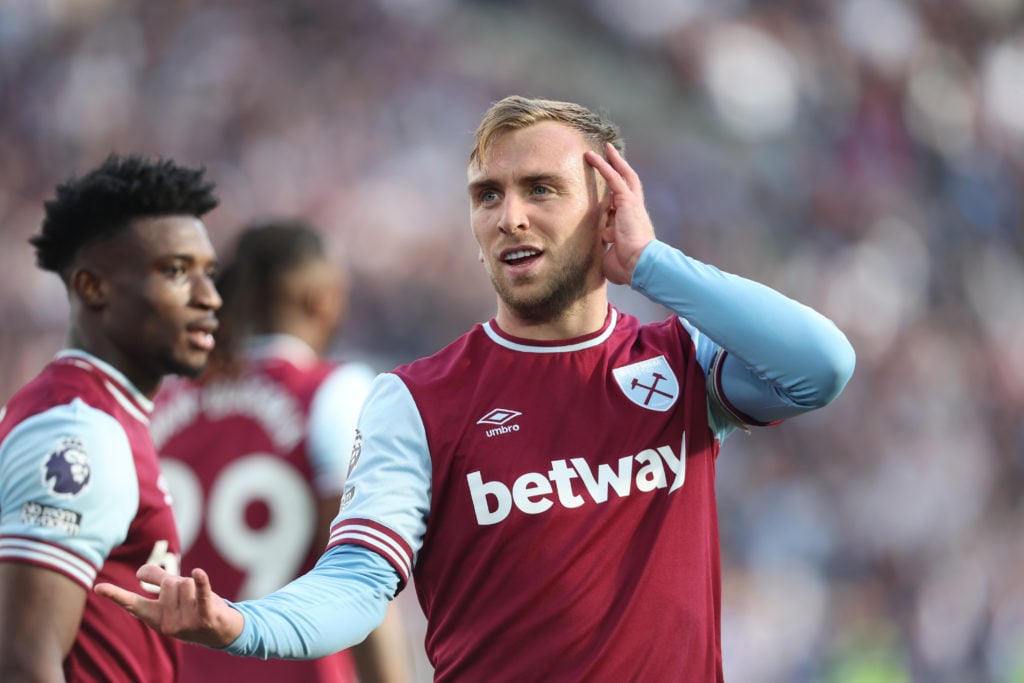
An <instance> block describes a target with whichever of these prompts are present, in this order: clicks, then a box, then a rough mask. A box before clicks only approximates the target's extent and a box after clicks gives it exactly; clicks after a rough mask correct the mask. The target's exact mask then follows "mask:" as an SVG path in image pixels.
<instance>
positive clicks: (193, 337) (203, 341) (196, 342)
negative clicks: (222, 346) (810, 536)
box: [185, 318, 217, 351]
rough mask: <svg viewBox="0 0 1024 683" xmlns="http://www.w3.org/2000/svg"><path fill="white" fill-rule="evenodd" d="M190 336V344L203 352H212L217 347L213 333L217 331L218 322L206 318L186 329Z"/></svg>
mask: <svg viewBox="0 0 1024 683" xmlns="http://www.w3.org/2000/svg"><path fill="white" fill-rule="evenodd" d="M185 331H186V333H187V334H188V341H189V343H190V344H191V345H192V346H193V347H195V348H197V349H199V350H201V351H212V350H213V347H214V345H215V342H214V339H213V333H214V332H216V331H217V321H216V319H214V318H204V319H202V320H199V321H196V322H193V323H192V324H191V325H189V326H188V327H186V328H185Z"/></svg>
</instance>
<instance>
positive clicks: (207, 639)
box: [93, 564, 244, 647]
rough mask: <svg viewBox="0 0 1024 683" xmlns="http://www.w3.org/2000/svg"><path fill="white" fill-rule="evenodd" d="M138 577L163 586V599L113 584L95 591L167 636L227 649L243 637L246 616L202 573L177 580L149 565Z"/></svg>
mask: <svg viewBox="0 0 1024 683" xmlns="http://www.w3.org/2000/svg"><path fill="white" fill-rule="evenodd" d="M137 576H138V577H139V579H140V580H142V581H145V582H146V583H151V584H154V585H156V586H160V595H159V596H158V597H157V598H156V599H150V598H145V597H143V596H141V595H138V594H137V593H133V592H131V591H128V590H125V589H123V588H121V587H119V586H115V585H114V584H111V583H98V584H96V586H95V588H94V589H93V590H95V591H96V593H98V594H99V595H102V596H104V597H107V598H110V599H111V600H113V601H114V602H116V603H117V604H118V605H120V606H121V607H123V608H124V609H126V610H128V611H129V612H131V613H132V614H133V615H134V616H135V617H137V618H138V619H139V620H141V621H142V622H143V623H144V624H146V625H147V626H149V627H151V628H153V629H155V630H157V631H159V632H160V633H162V634H164V635H165V636H171V637H174V638H177V639H179V640H184V641H187V642H190V643H198V644H200V645H206V646H208V647H225V646H227V645H229V644H230V643H231V642H233V641H234V640H235V639H236V638H238V636H239V634H241V633H242V627H243V625H244V623H243V622H244V619H243V618H242V615H241V614H240V613H239V612H238V611H237V610H235V609H232V608H231V606H230V605H228V603H227V602H225V601H224V599H223V598H221V597H220V596H219V595H217V594H216V593H214V592H213V588H212V587H211V586H210V577H208V576H207V575H206V572H204V571H203V570H202V569H193V570H192V576H177V575H174V574H170V573H168V572H166V571H164V570H163V569H162V568H160V567H157V566H156V565H151V564H147V565H143V567H142V568H140V569H139V571H138V573H137Z"/></svg>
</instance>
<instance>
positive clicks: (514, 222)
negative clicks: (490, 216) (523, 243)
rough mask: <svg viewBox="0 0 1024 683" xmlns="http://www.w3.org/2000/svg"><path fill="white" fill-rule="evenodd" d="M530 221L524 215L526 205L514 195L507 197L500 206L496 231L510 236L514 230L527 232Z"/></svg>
mask: <svg viewBox="0 0 1024 683" xmlns="http://www.w3.org/2000/svg"><path fill="white" fill-rule="evenodd" d="M529 227H530V219H529V218H528V217H527V215H526V205H525V203H524V202H523V201H521V200H520V199H519V197H517V196H515V195H514V194H510V195H507V196H506V197H505V199H504V201H503V202H502V205H501V216H500V217H499V219H498V229H499V230H501V231H502V232H504V233H507V234H511V233H512V232H513V231H514V230H528V229H529Z"/></svg>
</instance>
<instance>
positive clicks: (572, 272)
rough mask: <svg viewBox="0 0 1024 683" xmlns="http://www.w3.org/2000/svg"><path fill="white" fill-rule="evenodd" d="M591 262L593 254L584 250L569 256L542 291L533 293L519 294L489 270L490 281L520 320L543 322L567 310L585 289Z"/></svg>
mask: <svg viewBox="0 0 1024 683" xmlns="http://www.w3.org/2000/svg"><path fill="white" fill-rule="evenodd" d="M593 265H594V255H593V254H592V253H590V252H587V253H585V254H583V255H582V258H571V259H570V260H569V261H568V262H566V263H565V264H564V265H563V267H562V268H560V269H558V270H556V272H555V274H554V277H553V278H552V279H551V280H550V281H549V282H548V283H547V286H545V287H544V288H543V289H542V291H541V292H539V293H538V294H536V295H533V296H520V295H517V293H516V287H514V286H512V285H509V284H508V283H507V282H506V281H503V280H500V279H499V278H497V277H495V275H494V272H493V271H491V273H490V278H491V284H492V285H494V290H495V291H496V292H497V293H498V298H500V299H501V300H502V301H503V302H504V303H505V305H506V306H508V307H509V308H510V309H511V310H512V312H513V313H515V315H516V316H517V317H519V318H521V319H522V320H526V321H530V322H545V321H548V320H554V319H556V318H558V317H559V316H561V315H562V314H563V313H565V312H566V311H568V310H569V309H570V308H571V307H572V305H573V304H575V303H576V302H577V301H579V300H580V299H582V298H583V297H584V296H585V295H586V293H587V274H588V273H589V272H590V270H591V268H593Z"/></svg>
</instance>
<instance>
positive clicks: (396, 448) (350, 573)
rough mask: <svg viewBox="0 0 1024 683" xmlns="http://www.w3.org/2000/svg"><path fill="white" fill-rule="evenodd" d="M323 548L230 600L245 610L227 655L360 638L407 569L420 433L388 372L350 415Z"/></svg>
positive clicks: (301, 654) (317, 652)
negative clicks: (285, 578) (337, 506)
mask: <svg viewBox="0 0 1024 683" xmlns="http://www.w3.org/2000/svg"><path fill="white" fill-rule="evenodd" d="M359 434H360V437H359V446H358V448H356V449H355V451H354V455H353V457H352V471H351V472H350V474H349V478H348V482H347V483H346V494H345V498H344V500H343V503H342V509H341V510H340V511H339V513H338V516H337V517H336V518H335V520H334V523H333V524H332V531H331V545H332V547H330V548H329V549H328V550H327V552H325V553H324V555H323V556H322V557H321V558H320V561H319V562H318V563H317V565H316V567H314V568H313V570H311V571H310V572H309V573H307V574H305V575H303V576H301V577H299V578H298V579H295V580H294V581H292V582H291V583H289V584H288V585H287V586H285V587H284V588H282V589H281V590H279V591H277V592H275V593H272V594H270V595H268V596H265V597H263V598H259V599H256V600H249V601H245V602H240V603H237V604H235V605H234V607H235V608H236V609H237V610H238V611H240V612H241V613H242V614H243V615H244V616H245V627H244V630H243V631H242V634H241V635H240V636H239V637H238V638H237V639H236V640H235V642H233V643H232V644H231V645H229V646H228V648H226V649H227V651H228V652H231V653H233V654H238V655H245V656H250V657H262V658H268V657H273V658H282V659H309V658H315V657H321V656H323V655H325V654H329V653H331V652H336V651H338V650H341V649H344V648H346V647H350V646H352V645H354V644H356V643H358V642H361V641H362V640H363V639H364V638H365V637H366V636H367V635H368V634H369V633H370V631H372V630H373V629H374V628H376V627H377V626H378V625H379V624H380V622H381V620H382V619H383V617H384V609H385V607H386V605H387V603H388V601H389V600H391V599H392V598H394V596H395V595H396V594H397V592H398V590H399V586H400V582H403V581H407V580H408V578H409V575H410V574H411V570H412V565H413V563H414V558H415V554H416V552H417V551H418V550H419V547H420V545H421V544H422V539H423V534H424V533H425V530H426V519H427V514H428V512H429V506H430V490H431V464H430V454H429V452H428V450H427V443H426V431H425V429H424V427H423V421H422V419H421V418H420V415H419V411H418V410H417V409H416V405H415V402H414V401H413V398H412V395H411V394H410V393H409V390H408V389H407V388H406V386H405V384H404V383H403V382H402V380H401V379H399V378H398V376H397V375H394V374H392V373H383V374H381V375H378V376H377V378H376V379H375V380H374V382H373V385H372V387H371V389H370V394H369V395H368V396H367V398H366V401H365V402H364V404H363V409H362V411H361V413H360V415H359Z"/></svg>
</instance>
